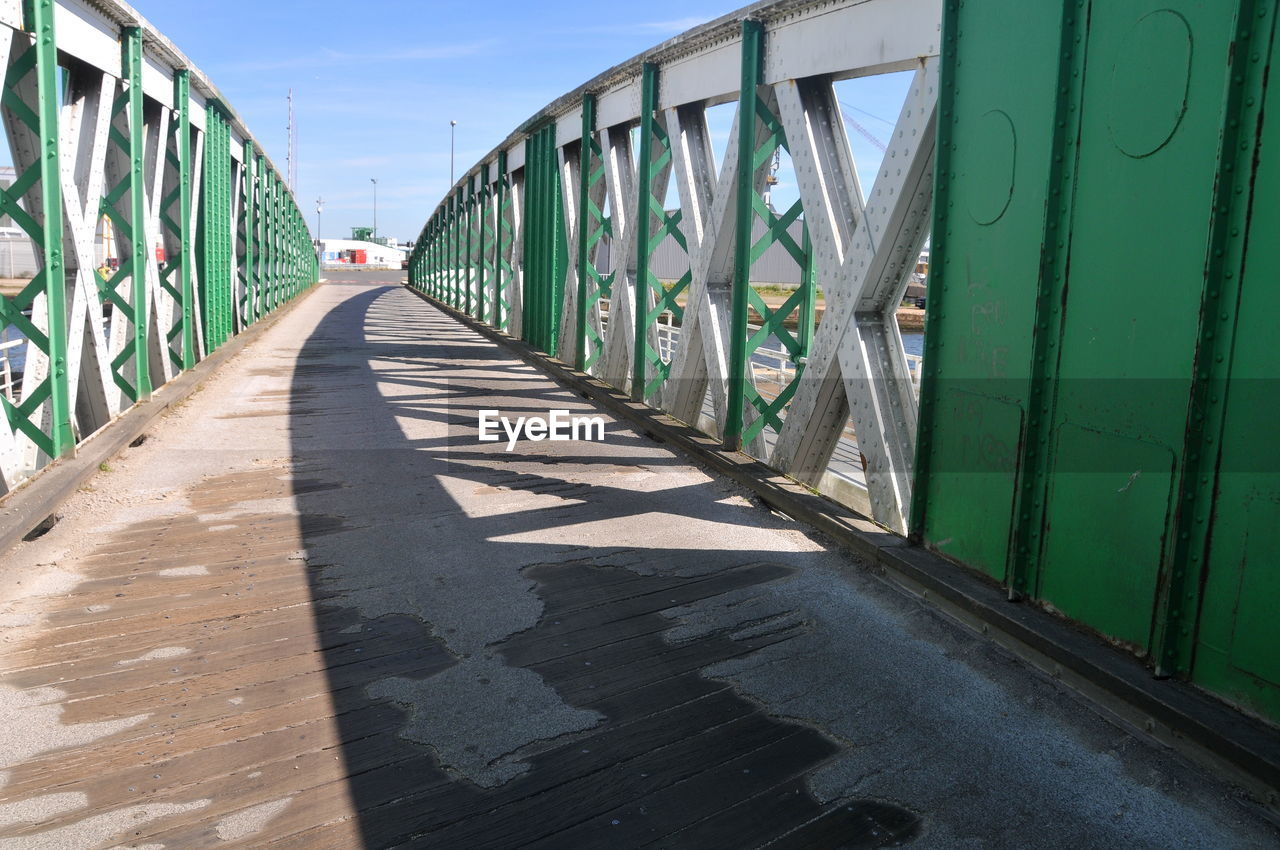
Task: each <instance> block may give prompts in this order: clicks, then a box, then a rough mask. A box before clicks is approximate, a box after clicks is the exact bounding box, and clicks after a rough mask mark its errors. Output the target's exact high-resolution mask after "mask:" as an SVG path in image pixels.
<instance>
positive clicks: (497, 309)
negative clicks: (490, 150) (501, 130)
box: [492, 151, 508, 330]
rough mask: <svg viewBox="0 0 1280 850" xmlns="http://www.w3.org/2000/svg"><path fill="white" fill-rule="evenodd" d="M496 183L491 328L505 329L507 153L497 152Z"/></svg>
mask: <svg viewBox="0 0 1280 850" xmlns="http://www.w3.org/2000/svg"><path fill="white" fill-rule="evenodd" d="M495 177H496V178H497V183H498V202H497V212H496V223H495V227H496V229H497V238H496V239H495V240H494V241H495V243H496V244H495V246H494V256H493V266H494V277H493V322H492V324H493V326H494V327H495V328H498V329H500V330H501V329H502V328H505V327H506V324H507V323H506V321H505V316H504V315H503V303H504V302H503V299H502V290H503V285H502V267H503V265H504V263H505V262H506V250H507V246H506V245H505V244H503V243H504V238H503V237H504V236H505V235H506V232H507V217H506V208H507V180H508V177H507V152H506V151H499V152H498V173H497V174H496V175H495Z"/></svg>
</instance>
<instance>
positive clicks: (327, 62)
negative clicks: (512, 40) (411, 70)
mask: <svg viewBox="0 0 1280 850" xmlns="http://www.w3.org/2000/svg"><path fill="white" fill-rule="evenodd" d="M497 43H498V42H497V40H496V39H488V40H485V41H475V42H471V43H468V44H446V45H439V46H435V47H410V48H404V49H400V50H381V51H378V52H377V53H348V52H344V51H340V50H333V49H331V48H328V47H322V48H319V49H318V50H315V51H313V52H311V53H307V54H305V55H302V56H292V57H289V58H287V59H273V60H268V61H250V62H232V63H229V64H226V65H221V66H218V67H219V70H222V71H279V70H283V69H287V68H321V67H331V66H333V65H356V64H359V65H367V64H370V63H373V62H430V61H435V60H438V59H458V58H461V57H464V56H476V55H478V54H481V53H486V52H488V51H489V50H491V49H492V48H493V47H494V46H495V45H496V44H497Z"/></svg>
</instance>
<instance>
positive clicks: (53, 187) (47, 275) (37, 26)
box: [5, 0, 76, 458]
mask: <svg viewBox="0 0 1280 850" xmlns="http://www.w3.org/2000/svg"><path fill="white" fill-rule="evenodd" d="M53 8H54V3H53V0H27V2H26V4H25V9H24V11H25V18H26V21H25V23H26V28H27V30H28V31H29V32H30V33H32V34H33V35H34V36H35V44H34V46H33V47H32V49H33V50H35V51H36V54H35V72H36V98H37V100H38V101H39V105H38V109H37V111H36V118H37V126H36V127H33V128H31V129H33V130H35V131H36V134H37V135H38V136H39V138H40V151H39V154H38V158H37V160H36V162H35V163H33V164H32V165H31V166H30V167H32V168H38V169H39V170H40V178H39V179H40V194H41V199H42V204H41V210H40V212H41V214H42V215H43V217H44V221H43V222H42V223H41V226H40V228H39V229H40V233H39V240H38V241H39V242H40V248H41V253H43V255H44V268H43V269H41V272H40V274H43V275H44V292H45V298H46V299H47V301H46V304H47V306H48V311H49V325H48V330H49V333H48V337H49V338H48V350H47V354H48V355H49V376H48V378H46V380H47V381H48V382H49V413H50V422H49V434H48V445H47V447H45V448H46V451H47V453H48V455H49V456H50V457H54V458H56V457H63V456H67V455H71V454H74V453H75V445H76V442H75V433H74V431H73V430H72V427H71V413H72V411H71V401H70V377H69V376H68V375H67V303H66V291H67V284H66V272H65V270H64V262H63V229H62V186H61V184H60V183H59V180H60V179H61V174H62V172H61V169H60V166H59V162H58V105H59V101H58V80H57V74H58V49H57V42H56V40H55V38H54V29H53V18H54V12H53ZM5 94H6V98H5V99H6V100H7V99H8V92H6V93H5ZM32 235H33V236H34V235H35V234H32ZM37 397H38V394H37V393H31V394H29V396H28V398H37ZM8 412H9V411H8V410H6V413H8Z"/></svg>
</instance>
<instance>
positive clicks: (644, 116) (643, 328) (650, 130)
mask: <svg viewBox="0 0 1280 850" xmlns="http://www.w3.org/2000/svg"><path fill="white" fill-rule="evenodd" d="M657 111H658V65H655V64H653V63H645V65H644V69H643V72H641V77H640V164H639V168H637V169H636V170H637V175H636V284H635V296H636V297H635V339H634V343H635V351H634V352H632V358H631V398H632V399H634V401H637V402H643V401H644V384H645V367H644V366H645V360H646V358H645V347H646V344H648V335H649V321H648V319H649V233H650V227H649V225H650V219H652V211H650V209H649V207H650V206H652V204H653V200H652V196H653V168H652V163H650V160H652V159H653V134H654V124H655V113H657Z"/></svg>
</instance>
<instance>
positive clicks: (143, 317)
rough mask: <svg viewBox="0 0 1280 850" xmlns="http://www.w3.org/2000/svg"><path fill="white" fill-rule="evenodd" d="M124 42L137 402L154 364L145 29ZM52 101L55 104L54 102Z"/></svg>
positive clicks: (129, 33)
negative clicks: (149, 298) (150, 337)
mask: <svg viewBox="0 0 1280 850" xmlns="http://www.w3.org/2000/svg"><path fill="white" fill-rule="evenodd" d="M123 36H124V37H123V38H122V39H121V50H122V53H123V56H122V63H123V66H124V67H123V70H124V75H125V79H126V81H127V82H128V84H129V91H128V98H129V100H128V110H129V112H128V117H129V219H130V223H131V231H132V232H131V239H130V243H131V244H130V254H131V256H132V263H131V267H132V269H133V276H132V280H131V283H132V286H133V363H134V375H135V379H134V391H135V392H136V396H135V400H136V401H147V400H148V399H150V398H151V362H150V352H149V351H148V346H147V338H148V334H149V326H150V322H151V309H150V305H149V304H148V303H147V233H146V221H147V204H146V194H145V186H146V174H145V165H146V157H145V151H146V146H145V142H144V137H143V129H144V123H143V122H144V120H145V114H144V112H143V94H142V30H141V29H140V28H139V27H127V28H125V31H124V34H123ZM51 102H52V101H51Z"/></svg>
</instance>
